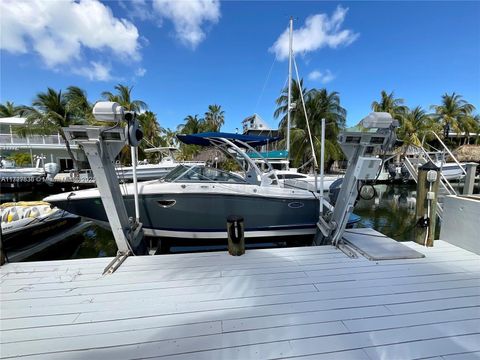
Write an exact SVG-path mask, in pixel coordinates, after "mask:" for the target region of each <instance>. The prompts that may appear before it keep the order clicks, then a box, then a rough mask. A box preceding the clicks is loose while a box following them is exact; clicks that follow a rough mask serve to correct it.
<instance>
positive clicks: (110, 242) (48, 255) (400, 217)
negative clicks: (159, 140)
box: [0, 184, 439, 261]
mask: <svg viewBox="0 0 480 360" xmlns="http://www.w3.org/2000/svg"><path fill="white" fill-rule="evenodd" d="M374 187H375V196H374V197H373V198H372V199H370V200H365V199H359V201H358V203H357V205H356V207H355V211H354V213H355V214H357V215H358V216H360V217H361V221H360V222H359V223H358V224H356V227H371V228H373V229H375V230H378V231H380V232H382V233H383V234H385V235H387V236H389V237H391V238H393V239H395V240H398V241H411V240H413V230H414V224H415V195H416V186H415V185H414V184H388V185H387V184H379V185H375V186H374ZM47 195H48V194H46V193H42V192H11V193H2V194H1V195H0V203H4V202H8V201H33V200H41V199H43V198H44V197H45V196H47ZM437 231H439V229H437ZM225 243H226V241H225ZM251 246H255V247H277V246H287V245H286V244H285V243H284V242H282V243H279V244H276V243H265V244H255V245H251ZM224 249H226V245H225V246H207V245H204V246H198V247H180V246H172V247H171V249H170V251H171V252H193V251H214V250H224ZM116 251H117V247H116V244H115V240H114V238H113V235H112V233H111V232H110V231H108V230H105V229H102V228H100V227H98V226H96V225H92V226H90V227H88V228H87V229H86V230H83V231H82V232H81V233H79V234H76V235H73V236H71V237H69V238H67V239H65V241H63V242H62V243H60V244H59V245H58V246H56V247H55V248H52V249H49V250H48V251H46V252H43V253H40V254H37V255H35V257H33V258H31V259H29V260H36V261H38V260H61V259H78V258H91V257H103V256H115V254H116Z"/></svg>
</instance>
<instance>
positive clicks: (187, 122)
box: [177, 115, 206, 160]
mask: <svg viewBox="0 0 480 360" xmlns="http://www.w3.org/2000/svg"><path fill="white" fill-rule="evenodd" d="M205 128H206V126H205V120H204V119H201V118H199V117H198V115H193V116H192V115H188V116H187V117H185V119H184V122H183V124H180V125H178V127H177V131H178V133H180V134H198V133H201V132H203V131H205ZM199 152H200V147H199V146H196V145H187V144H183V143H182V144H180V154H179V158H180V159H181V160H190V159H192V158H193V157H194V156H195V155H197V154H198V153H199Z"/></svg>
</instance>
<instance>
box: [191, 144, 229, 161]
mask: <svg viewBox="0 0 480 360" xmlns="http://www.w3.org/2000/svg"><path fill="white" fill-rule="evenodd" d="M215 157H216V158H217V161H218V162H223V161H225V160H226V159H227V157H226V156H225V154H224V153H222V152H221V151H219V150H217V149H206V148H204V149H202V150H201V151H200V152H199V153H198V154H197V155H195V156H194V157H193V160H194V161H208V162H212V163H213V162H214V161H215Z"/></svg>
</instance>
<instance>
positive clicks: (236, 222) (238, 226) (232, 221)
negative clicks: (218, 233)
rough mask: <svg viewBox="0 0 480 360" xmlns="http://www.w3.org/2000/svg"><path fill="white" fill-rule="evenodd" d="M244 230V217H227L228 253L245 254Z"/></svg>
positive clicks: (234, 254)
mask: <svg viewBox="0 0 480 360" xmlns="http://www.w3.org/2000/svg"><path fill="white" fill-rule="evenodd" d="M244 230H245V226H244V224H243V217H241V216H235V215H230V216H229V217H228V218H227V234H228V253H229V254H230V255H233V256H240V255H243V254H245V236H244Z"/></svg>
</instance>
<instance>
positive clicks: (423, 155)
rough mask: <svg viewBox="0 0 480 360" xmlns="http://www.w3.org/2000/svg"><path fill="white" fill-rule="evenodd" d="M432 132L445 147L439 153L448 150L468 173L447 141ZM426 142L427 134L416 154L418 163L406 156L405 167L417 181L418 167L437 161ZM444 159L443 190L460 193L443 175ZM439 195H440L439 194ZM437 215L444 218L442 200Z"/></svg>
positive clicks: (453, 193) (465, 172) (448, 192)
mask: <svg viewBox="0 0 480 360" xmlns="http://www.w3.org/2000/svg"><path fill="white" fill-rule="evenodd" d="M430 132H431V133H432V134H433V135H434V136H435V138H436V139H437V140H438V142H439V143H440V144H441V145H442V147H443V151H439V153H442V152H443V154H444V153H445V152H446V153H448V155H450V157H451V158H452V160H453V161H454V162H455V163H456V164H457V165H458V167H459V168H460V169H461V170H462V173H463V175H466V174H467V171H466V170H465V168H464V167H463V166H462V164H460V162H459V161H458V160H457V159H456V158H455V156H454V155H453V154H452V152H451V151H450V149H448V147H447V146H446V145H445V143H444V142H443V141H442V140H441V139H440V137H439V136H438V135H437V134H436V133H435V132H433V131H431V130H430ZM424 143H425V136H424V137H423V139H422V146H421V147H420V148H419V149H420V153H419V154H418V155H416V156H415V160H416V164H414V163H413V162H412V161H411V160H412V159H409V158H408V157H406V156H405V162H404V163H405V167H406V168H407V170H408V172H409V173H410V175H411V176H412V178H413V179H414V180H415V182H418V167H419V166H421V165H423V164H424V163H426V162H428V160H430V161H431V162H433V163H434V162H435V161H434V159H432V157H431V156H430V154H429V153H428V152H427V151H426V150H425V148H424V147H423V144H424ZM444 160H445V158H444V157H443V158H442V163H441V166H440V185H441V187H442V189H443V190H445V192H446V193H447V194H448V195H458V194H457V192H456V190H455V188H454V187H453V186H452V184H451V183H450V182H449V181H448V179H447V178H446V177H445V175H443V173H442V168H443V163H444ZM437 196H438V195H437ZM437 215H438V216H439V218H440V219H442V215H443V207H442V204H441V203H440V202H438V203H437Z"/></svg>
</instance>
